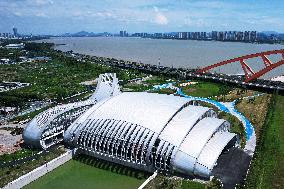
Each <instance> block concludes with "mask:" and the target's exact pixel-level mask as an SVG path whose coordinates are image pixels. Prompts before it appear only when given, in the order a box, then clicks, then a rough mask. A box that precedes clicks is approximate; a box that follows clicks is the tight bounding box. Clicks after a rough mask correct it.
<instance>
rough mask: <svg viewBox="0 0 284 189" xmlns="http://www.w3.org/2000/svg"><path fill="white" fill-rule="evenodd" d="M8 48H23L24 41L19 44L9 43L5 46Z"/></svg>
mask: <svg viewBox="0 0 284 189" xmlns="http://www.w3.org/2000/svg"><path fill="white" fill-rule="evenodd" d="M5 47H6V48H7V49H23V48H24V47H25V44H24V43H19V44H9V45H6V46H5Z"/></svg>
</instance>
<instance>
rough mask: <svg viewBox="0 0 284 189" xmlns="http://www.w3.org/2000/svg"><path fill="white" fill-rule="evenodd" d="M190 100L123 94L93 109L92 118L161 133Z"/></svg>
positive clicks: (146, 94) (144, 94) (167, 96)
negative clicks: (125, 123) (118, 122)
mask: <svg viewBox="0 0 284 189" xmlns="http://www.w3.org/2000/svg"><path fill="white" fill-rule="evenodd" d="M189 101H190V100H189V99H186V98H182V97H176V96H172V95H161V94H155V93H146V92H139V93H138V92H137V93H136V92H131V93H122V94H119V95H117V96H115V97H112V98H111V99H109V100H107V101H106V102H105V103H104V104H103V105H102V106H100V107H98V108H96V109H95V108H92V110H93V112H92V114H91V115H90V118H96V119H115V120H125V121H128V122H130V123H134V124H137V125H141V126H143V127H146V128H148V129H150V130H152V131H154V132H156V133H160V132H161V130H162V129H163V128H164V126H165V125H166V124H167V122H168V121H169V120H170V118H171V117H172V116H173V115H174V114H175V113H176V112H177V111H178V110H179V109H180V108H181V107H182V106H183V105H184V104H186V103H187V102H189Z"/></svg>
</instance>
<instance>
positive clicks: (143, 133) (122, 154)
mask: <svg viewBox="0 0 284 189" xmlns="http://www.w3.org/2000/svg"><path fill="white" fill-rule="evenodd" d="M229 131H230V124H229V122H227V121H226V120H223V119H218V118H217V114H216V113H215V112H214V111H213V109H211V108H207V107H203V106H199V103H198V102H197V101H194V100H190V99H187V98H183V97H178V96H173V95H164V94H155V93H146V92H131V93H127V92H125V93H121V92H120V90H119V85H118V79H117V78H116V76H115V74H103V75H100V77H99V79H98V85H97V88H96V90H95V93H94V94H93V95H92V96H91V97H90V98H89V99H88V100H85V101H81V102H76V103H70V104H66V105H59V106H56V107H53V108H51V109H48V110H46V111H44V112H43V113H41V114H39V115H38V116H36V117H35V118H34V119H33V120H32V121H31V122H30V123H28V125H27V127H26V128H25V130H24V133H23V137H24V140H25V143H26V144H28V145H30V146H34V147H40V148H48V147H50V146H52V145H54V144H56V143H58V142H61V141H62V140H64V143H65V144H66V145H68V146H69V147H71V148H76V149H77V152H79V153H84V154H88V155H90V156H94V157H97V158H101V159H104V160H107V161H111V162H115V163H119V164H122V165H125V166H129V167H133V168H136V169H141V170H145V171H149V172H154V171H156V170H160V171H164V172H168V173H176V172H177V173H181V174H185V175H191V176H199V177H205V178H208V177H210V175H211V172H212V169H213V168H214V166H215V165H216V162H217V160H218V157H219V155H220V154H221V153H222V152H223V151H225V150H226V149H227V148H230V147H233V146H235V145H236V144H237V137H236V135H235V134H234V133H230V132H229Z"/></svg>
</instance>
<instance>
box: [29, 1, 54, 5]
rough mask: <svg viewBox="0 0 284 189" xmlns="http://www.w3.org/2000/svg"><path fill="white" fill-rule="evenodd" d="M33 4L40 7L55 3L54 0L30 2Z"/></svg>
mask: <svg viewBox="0 0 284 189" xmlns="http://www.w3.org/2000/svg"><path fill="white" fill-rule="evenodd" d="M30 1H31V3H33V4H35V5H38V6H42V5H48V4H50V5H52V4H53V1H52V0H30Z"/></svg>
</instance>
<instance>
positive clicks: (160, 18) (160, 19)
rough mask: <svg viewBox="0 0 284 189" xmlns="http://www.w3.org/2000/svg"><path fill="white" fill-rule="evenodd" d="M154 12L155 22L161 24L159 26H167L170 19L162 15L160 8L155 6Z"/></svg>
mask: <svg viewBox="0 0 284 189" xmlns="http://www.w3.org/2000/svg"><path fill="white" fill-rule="evenodd" d="M154 11H155V19H154V22H155V23H156V24H159V25H167V24H168V22H169V21H168V18H167V17H166V16H165V15H164V14H162V13H161V12H160V11H159V9H158V7H155V6H154Z"/></svg>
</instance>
